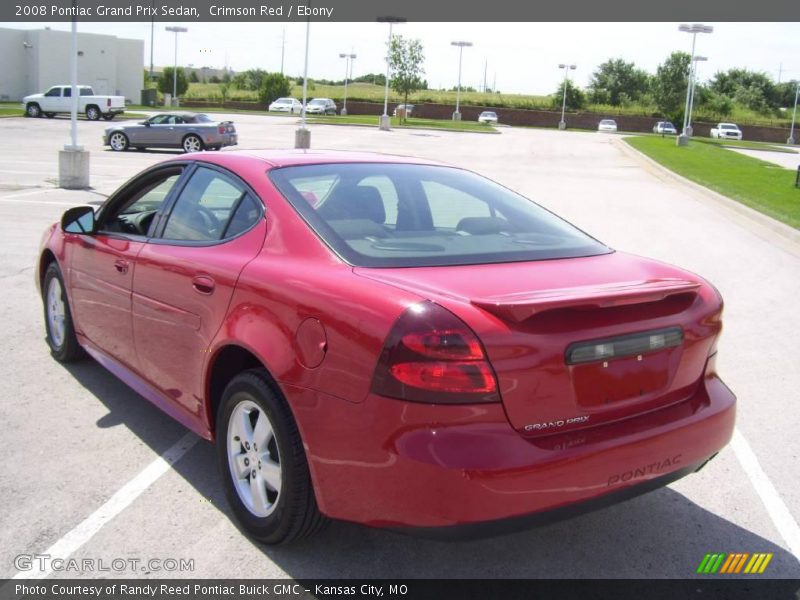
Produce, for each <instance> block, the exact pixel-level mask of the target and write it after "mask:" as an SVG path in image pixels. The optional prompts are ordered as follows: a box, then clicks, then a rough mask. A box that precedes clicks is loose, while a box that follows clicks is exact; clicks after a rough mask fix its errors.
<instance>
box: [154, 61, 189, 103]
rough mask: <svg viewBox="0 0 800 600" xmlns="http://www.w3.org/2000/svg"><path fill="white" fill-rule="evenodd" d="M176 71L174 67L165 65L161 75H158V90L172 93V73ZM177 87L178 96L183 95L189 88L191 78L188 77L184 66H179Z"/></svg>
mask: <svg viewBox="0 0 800 600" xmlns="http://www.w3.org/2000/svg"><path fill="white" fill-rule="evenodd" d="M174 71H175V69H174V68H173V67H164V70H163V71H161V75H159V76H158V91H159V92H161V93H162V94H171V93H172V73H173V72H174ZM176 88H177V90H176V91H177V94H178V96H183V95H184V94H185V93H186V90H188V89H189V80H188V79H187V78H186V71H184V69H183V67H178V72H177V85H176Z"/></svg>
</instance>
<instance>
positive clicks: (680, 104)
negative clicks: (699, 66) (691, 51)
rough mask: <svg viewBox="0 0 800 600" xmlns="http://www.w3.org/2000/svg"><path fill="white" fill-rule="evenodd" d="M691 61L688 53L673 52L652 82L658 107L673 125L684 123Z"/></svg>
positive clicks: (661, 65)
mask: <svg viewBox="0 0 800 600" xmlns="http://www.w3.org/2000/svg"><path fill="white" fill-rule="evenodd" d="M691 61H692V57H691V56H689V55H688V54H687V53H686V52H673V53H672V54H670V55H669V56H668V57H667V59H666V60H665V61H664V62H663V63H661V64H660V65H658V69H657V70H656V76H655V78H654V79H653V81H652V91H653V97H654V99H655V102H656V107H658V110H659V112H661V114H663V115H664V116H665V117H667V118H668V119H669V120H670V121H672V122H673V123H680V122H681V121H683V111H684V107H685V102H686V87H687V85H688V83H689V63H691Z"/></svg>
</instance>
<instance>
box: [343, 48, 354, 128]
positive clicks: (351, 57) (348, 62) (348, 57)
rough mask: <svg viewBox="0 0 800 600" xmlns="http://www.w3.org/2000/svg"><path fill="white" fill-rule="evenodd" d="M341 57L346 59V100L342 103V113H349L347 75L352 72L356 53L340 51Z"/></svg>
mask: <svg viewBox="0 0 800 600" xmlns="http://www.w3.org/2000/svg"><path fill="white" fill-rule="evenodd" d="M339 58H343V59H344V102H343V103H342V110H341V111H340V112H341V114H343V115H347V77H348V74H352V69H353V60H354V59H355V58H356V55H355V54H346V53H344V52H341V53H339Z"/></svg>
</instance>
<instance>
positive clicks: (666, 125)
mask: <svg viewBox="0 0 800 600" xmlns="http://www.w3.org/2000/svg"><path fill="white" fill-rule="evenodd" d="M653 133H658V134H660V135H678V130H677V129H675V125H673V124H672V123H670V122H669V121H659V122H658V123H656V124H655V125H653Z"/></svg>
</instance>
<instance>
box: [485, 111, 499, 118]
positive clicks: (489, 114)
mask: <svg viewBox="0 0 800 600" xmlns="http://www.w3.org/2000/svg"><path fill="white" fill-rule="evenodd" d="M481 116H482V117H496V116H497V115H496V114H494V113H493V112H482V113H481Z"/></svg>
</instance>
